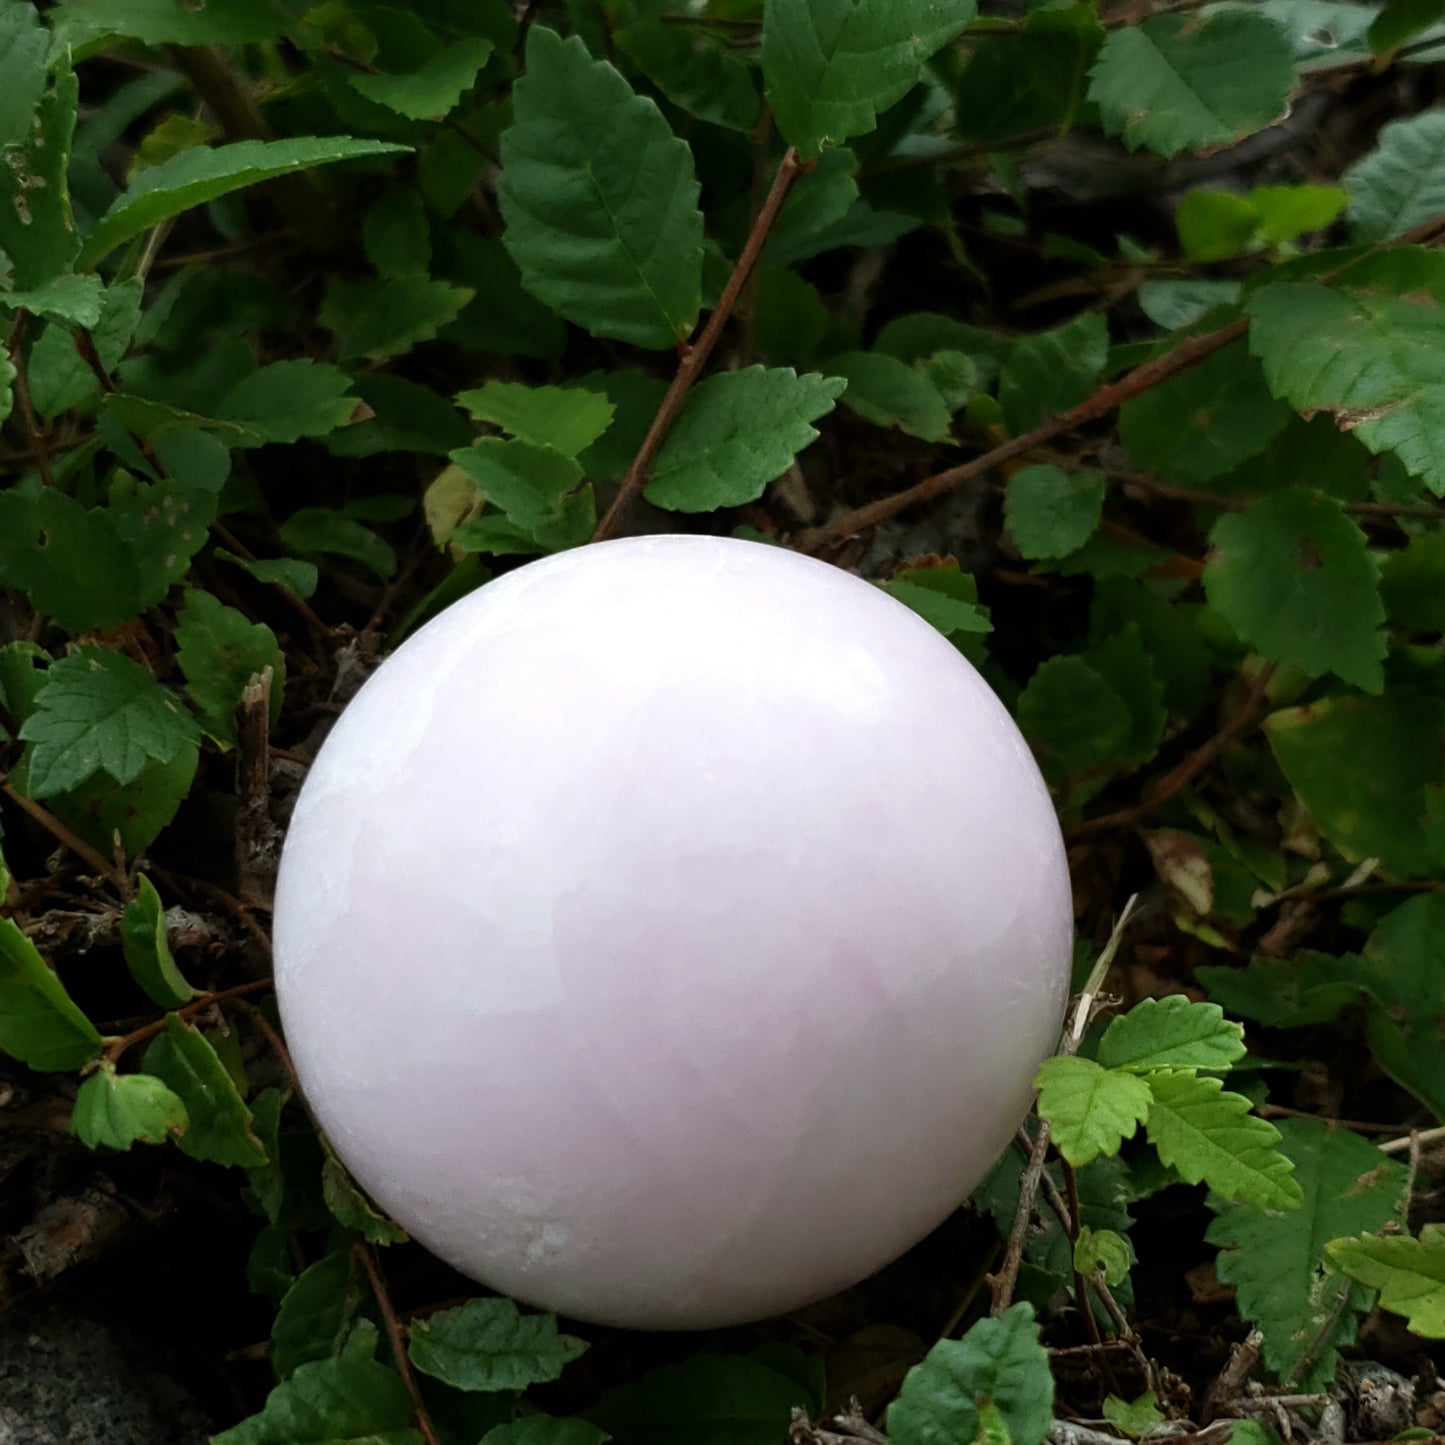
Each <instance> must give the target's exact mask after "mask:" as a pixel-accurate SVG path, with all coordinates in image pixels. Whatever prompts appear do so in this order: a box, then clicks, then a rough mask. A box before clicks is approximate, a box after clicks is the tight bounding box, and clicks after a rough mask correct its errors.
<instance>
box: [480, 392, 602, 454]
mask: <svg viewBox="0 0 1445 1445" xmlns="http://www.w3.org/2000/svg"><path fill="white" fill-rule="evenodd" d="M457 405H458V406H460V407H464V408H466V410H467V411H469V412H470V413H471V414H472V415H473V416H474V417H476V419H477V420H478V421H486V422H491V423H492V425H493V426H499V427H501V429H502V430H503V431H505V432H510V433H511V434H512V435H513V436H514V437H516V438H518V440H520V441H524V442H531V443H533V445H535V446H547V447H552V448H553V449H554V450H556V451H559V452H561V453H562V455H563V456H566V457H576V456H579V455H580V454H581V453H582V452H584V451H586V450H587V448H588V447H590V446H591V445H592V443H593V442H595V441H596V440H597V439H598V437H600V436H601V435H602V434H603V433H604V432H605V431H606V430H607V428H608V427H609V426H610V425H611V424H612V417H613V415H614V413H615V411H616V408H615V407H614V406H613V404H612V403H611V402H610V401H608V399H607V397H606V396H605V395H603V394H602V393H600V392H596V391H587V390H585V389H584V388H582V387H579V386H524V385H522V383H520V382H516V381H489V382H488V383H487V384H486V385H485V386H483V387H479V388H477V389H476V390H474V391H463V392H459V393H458V394H457Z"/></svg>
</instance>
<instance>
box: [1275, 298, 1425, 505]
mask: <svg viewBox="0 0 1445 1445" xmlns="http://www.w3.org/2000/svg"><path fill="white" fill-rule="evenodd" d="M1247 309H1248V311H1249V313H1250V316H1251V318H1252V322H1251V325H1250V329H1249V344H1250V349H1251V350H1252V351H1253V352H1254V353H1255V355H1256V356H1258V357H1259V359H1260V361H1261V362H1263V363H1264V374H1265V378H1266V379H1267V380H1268V382H1269V386H1270V390H1271V391H1273V392H1274V394H1275V395H1276V396H1282V397H1284V398H1286V399H1287V400H1288V401H1289V402H1290V404H1291V405H1292V406H1294V407H1295V408H1296V409H1297V410H1299V411H1301V412H1313V411H1327V412H1329V413H1331V414H1332V415H1333V416H1334V418H1335V420H1336V422H1338V423H1339V424H1340V425H1341V426H1344V427H1347V428H1348V429H1350V430H1351V431H1353V433H1354V435H1355V436H1356V437H1357V438H1358V439H1359V440H1360V441H1362V442H1363V443H1364V444H1365V445H1366V446H1367V447H1369V449H1370V450H1371V451H1372V452H1376V453H1380V452H1393V453H1394V454H1395V455H1396V456H1397V457H1399V459H1400V461H1401V462H1402V463H1403V464H1404V466H1405V468H1406V470H1407V471H1408V472H1409V473H1410V474H1411V475H1412V476H1417V477H1419V478H1420V479H1421V480H1422V481H1423V482H1424V483H1425V484H1426V485H1427V486H1428V487H1429V488H1430V489H1431V490H1432V491H1433V492H1435V493H1436V494H1437V495H1445V311H1442V307H1441V305H1440V302H1439V300H1437V299H1436V298H1435V297H1434V296H1433V295H1431V294H1429V292H1428V291H1423V292H1422V291H1410V292H1408V293H1406V294H1393V295H1392V294H1390V292H1389V291H1388V290H1385V289H1383V288H1379V289H1369V290H1365V289H1361V290H1358V291H1352V290H1349V289H1347V288H1345V287H1327V286H1322V285H1320V284H1319V283H1318V282H1312V281H1311V282H1303V281H1301V282H1281V283H1277V284H1275V285H1273V286H1266V287H1264V288H1262V289H1261V290H1260V291H1259V292H1257V293H1256V294H1255V296H1254V297H1253V299H1252V300H1251V301H1250V302H1249V305H1248V308H1247Z"/></svg>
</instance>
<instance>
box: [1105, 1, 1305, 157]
mask: <svg viewBox="0 0 1445 1445" xmlns="http://www.w3.org/2000/svg"><path fill="white" fill-rule="evenodd" d="M1293 88H1294V57H1293V55H1292V54H1291V53H1290V46H1289V42H1288V41H1287V40H1286V39H1285V36H1284V34H1283V33H1282V32H1281V31H1280V29H1279V28H1278V27H1277V26H1276V25H1275V24H1274V23H1273V22H1272V21H1270V20H1269V19H1267V18H1266V17H1265V16H1263V15H1259V14H1254V13H1251V12H1249V11H1244V10H1220V11H1216V12H1214V13H1212V14H1209V15H1206V16H1204V17H1200V16H1198V15H1156V16H1154V17H1153V18H1152V19H1148V20H1145V21H1144V22H1143V23H1142V24H1140V25H1129V26H1125V27H1123V28H1121V29H1118V30H1115V31H1112V32H1111V33H1110V35H1109V37H1108V39H1107V40H1105V42H1104V48H1103V50H1102V51H1101V52H1100V53H1099V59H1098V61H1097V62H1096V63H1095V65H1094V68H1093V70H1092V71H1091V72H1090V85H1089V98H1090V99H1091V100H1093V101H1095V102H1096V103H1097V104H1098V107H1099V113H1100V115H1101V116H1102V117H1103V121H1104V129H1105V131H1106V132H1107V133H1108V134H1110V135H1117V136H1119V137H1120V138H1121V139H1122V140H1123V142H1124V144H1125V145H1126V146H1128V148H1129V149H1130V150H1138V148H1139V147H1140V146H1147V147H1148V148H1149V149H1150V150H1152V151H1155V152H1157V153H1158V154H1159V155H1162V156H1174V155H1178V154H1179V152H1180V151H1184V150H1201V149H1203V148H1204V147H1206V146H1226V145H1230V144H1232V143H1233V142H1234V141H1236V140H1239V139H1240V138H1241V137H1243V136H1245V135H1249V134H1250V133H1251V132H1253V131H1257V130H1262V129H1264V127H1265V126H1267V125H1269V124H1270V123H1271V122H1272V121H1275V120H1278V119H1279V118H1280V117H1281V116H1282V115H1284V113H1285V112H1286V110H1288V108H1289V96H1290V92H1291V90H1293Z"/></svg>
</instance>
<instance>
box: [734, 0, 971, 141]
mask: <svg viewBox="0 0 1445 1445" xmlns="http://www.w3.org/2000/svg"><path fill="white" fill-rule="evenodd" d="M976 13H977V6H976V5H975V4H974V3H973V0H889V3H886V4H880V3H877V0H767V4H766V6H765V7H764V10H763V52H762V60H763V81H764V86H765V89H766V93H767V98H768V104H769V106H771V107H772V112H773V119H774V121H775V122H776V124H777V127H778V130H779V131H780V132H781V133H782V135H783V136H784V138H785V139H786V140H787V141H788V143H789V144H790V145H792V146H794V147H796V149H797V151H798V153H799V155H801V156H802V158H803V159H804V160H805V161H808V160H812V159H814V158H815V157H816V156H817V155H818V154H819V153H820V152H821V151H822V150H823V149H824V148H825V147H826V146H830V145H841V144H842V143H843V142H844V141H846V140H848V139H849V137H851V136H855V135H862V134H864V133H865V132H867V131H871V130H872V129H873V127H874V126H875V125H876V124H877V123H878V116H879V115H880V114H881V113H882V112H883V111H885V110H887V109H888V107H889V106H891V105H893V104H894V103H895V102H896V101H899V100H902V98H903V97H904V95H906V94H907V92H908V91H909V90H911V89H912V88H913V87H914V86H915V85H916V84H917V83H918V82H919V80H920V79H921V78H922V75H923V66H924V62H925V61H927V60H928V59H929V57H930V56H932V55H933V54H934V52H935V51H937V50H940V49H942V47H943V46H945V45H947V44H948V42H949V41H950V40H952V39H953V38H954V36H955V35H957V34H958V33H959V31H960V30H962V29H963V28H964V26H965V25H967V24H969V22H970V21H971V20H972V19H973V18H974V15H975V14H976Z"/></svg>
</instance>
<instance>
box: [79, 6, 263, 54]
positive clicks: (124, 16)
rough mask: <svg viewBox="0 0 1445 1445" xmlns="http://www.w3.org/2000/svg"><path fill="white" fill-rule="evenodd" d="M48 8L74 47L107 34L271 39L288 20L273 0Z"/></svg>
mask: <svg viewBox="0 0 1445 1445" xmlns="http://www.w3.org/2000/svg"><path fill="white" fill-rule="evenodd" d="M52 13H53V22H52V23H53V24H54V26H55V30H56V34H57V36H58V37H59V38H60V39H62V40H64V41H65V42H66V43H68V44H70V45H73V46H76V47H79V46H82V45H86V44H88V43H89V42H90V41H92V40H97V39H100V38H102V37H104V36H109V35H117V36H123V37H125V38H126V39H129V40H139V41H140V42H141V43H142V44H143V45H246V44H253V43H259V42H261V41H266V40H275V39H276V38H277V37H278V36H279V35H281V34H283V33H284V32H285V30H286V28H287V25H288V21H287V17H286V12H285V10H284V9H282V7H281V6H280V5H279V4H277V3H275V0H206V4H204V5H198V6H195V7H191V6H186V5H177V4H175V3H174V0H65V3H64V4H62V5H59V6H57V7H56V9H55V10H54V11H53V12H52Z"/></svg>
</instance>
